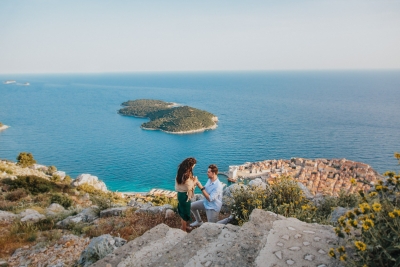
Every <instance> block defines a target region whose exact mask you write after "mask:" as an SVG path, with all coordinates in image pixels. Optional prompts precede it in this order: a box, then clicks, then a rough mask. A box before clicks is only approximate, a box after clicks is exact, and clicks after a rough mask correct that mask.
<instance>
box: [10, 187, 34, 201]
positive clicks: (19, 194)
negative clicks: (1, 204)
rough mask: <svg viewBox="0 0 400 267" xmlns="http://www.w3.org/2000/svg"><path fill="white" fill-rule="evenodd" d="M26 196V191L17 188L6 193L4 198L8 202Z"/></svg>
mask: <svg viewBox="0 0 400 267" xmlns="http://www.w3.org/2000/svg"><path fill="white" fill-rule="evenodd" d="M27 195H28V194H27V193H26V190H25V189H23V188H18V189H16V190H14V191H11V192H10V193H8V194H7V195H6V197H5V199H6V200H10V201H17V200H20V199H21V198H24V197H26V196H27Z"/></svg>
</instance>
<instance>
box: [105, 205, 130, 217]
mask: <svg viewBox="0 0 400 267" xmlns="http://www.w3.org/2000/svg"><path fill="white" fill-rule="evenodd" d="M127 209H128V207H118V208H110V209H106V210H102V211H100V218H103V217H110V216H121V215H122V214H123V213H124V212H125V211H126V210H127Z"/></svg>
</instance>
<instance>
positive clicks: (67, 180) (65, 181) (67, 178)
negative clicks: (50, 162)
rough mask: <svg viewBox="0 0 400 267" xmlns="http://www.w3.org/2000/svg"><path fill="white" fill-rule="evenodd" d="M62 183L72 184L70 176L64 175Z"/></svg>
mask: <svg viewBox="0 0 400 267" xmlns="http://www.w3.org/2000/svg"><path fill="white" fill-rule="evenodd" d="M62 182H63V183H65V184H70V183H71V182H72V178H71V176H69V175H66V176H65V177H64V180H63V181H62Z"/></svg>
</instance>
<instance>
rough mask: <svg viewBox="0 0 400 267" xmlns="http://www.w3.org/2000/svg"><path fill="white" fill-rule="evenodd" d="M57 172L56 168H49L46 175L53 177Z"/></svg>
mask: <svg viewBox="0 0 400 267" xmlns="http://www.w3.org/2000/svg"><path fill="white" fill-rule="evenodd" d="M56 171H57V168H56V166H49V167H47V171H46V174H48V175H53V174H54V173H55V172H56Z"/></svg>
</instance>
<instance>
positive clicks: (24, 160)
mask: <svg viewBox="0 0 400 267" xmlns="http://www.w3.org/2000/svg"><path fill="white" fill-rule="evenodd" d="M17 161H18V162H17V165H20V166H21V167H29V166H32V165H33V164H35V163H36V160H35V159H34V158H33V155H32V154H31V153H28V152H21V153H19V155H18V157H17Z"/></svg>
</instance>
